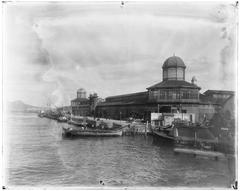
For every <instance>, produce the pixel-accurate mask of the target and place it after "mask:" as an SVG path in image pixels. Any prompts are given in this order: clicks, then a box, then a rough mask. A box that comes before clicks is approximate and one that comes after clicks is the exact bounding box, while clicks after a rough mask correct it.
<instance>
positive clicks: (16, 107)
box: [6, 100, 43, 112]
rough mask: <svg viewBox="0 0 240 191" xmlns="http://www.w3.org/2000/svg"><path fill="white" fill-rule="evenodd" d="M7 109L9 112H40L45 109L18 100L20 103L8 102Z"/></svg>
mask: <svg viewBox="0 0 240 191" xmlns="http://www.w3.org/2000/svg"><path fill="white" fill-rule="evenodd" d="M6 109H7V110H8V111H22V112H38V111H40V110H42V109H43V108H41V107H37V106H32V105H29V104H25V103H24V102H22V101H20V100H18V101H13V102H8V103H7V108H6Z"/></svg>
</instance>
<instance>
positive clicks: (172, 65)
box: [162, 55, 186, 81]
mask: <svg viewBox="0 0 240 191" xmlns="http://www.w3.org/2000/svg"><path fill="white" fill-rule="evenodd" d="M162 69H163V81H166V80H185V69H186V65H185V64H184V62H183V60H182V59H181V58H180V57H178V56H175V55H174V56H172V57H169V58H168V59H167V60H165V62H164V64H163V66H162Z"/></svg>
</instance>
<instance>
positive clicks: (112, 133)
mask: <svg viewBox="0 0 240 191" xmlns="http://www.w3.org/2000/svg"><path fill="white" fill-rule="evenodd" d="M63 130H64V132H63V135H65V136H83V137H117V136H122V130H70V129H63Z"/></svg>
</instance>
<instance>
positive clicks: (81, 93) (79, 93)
mask: <svg viewBox="0 0 240 191" xmlns="http://www.w3.org/2000/svg"><path fill="white" fill-rule="evenodd" d="M86 97H87V92H86V90H85V89H83V88H80V89H78V91H77V98H86Z"/></svg>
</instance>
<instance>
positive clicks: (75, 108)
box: [71, 88, 101, 116]
mask: <svg viewBox="0 0 240 191" xmlns="http://www.w3.org/2000/svg"><path fill="white" fill-rule="evenodd" d="M100 100H101V99H100V98H98V95H97V94H96V93H93V94H90V95H89V97H88V98H87V92H86V90H85V89H83V88H80V89H78V90H77V98H75V99H73V100H72V101H71V109H72V114H73V115H75V116H94V114H95V108H96V105H97V103H98V102H99V101H100Z"/></svg>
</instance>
